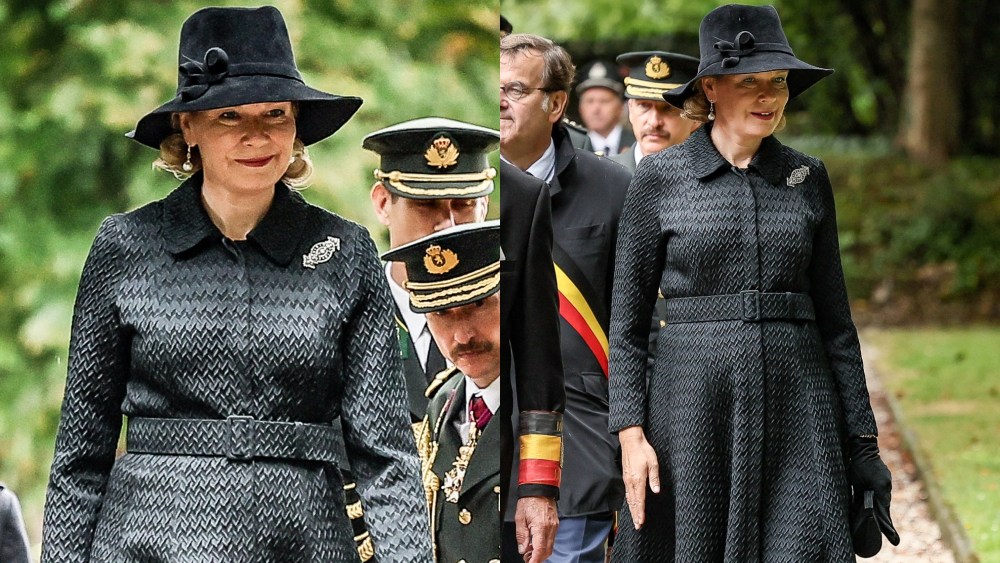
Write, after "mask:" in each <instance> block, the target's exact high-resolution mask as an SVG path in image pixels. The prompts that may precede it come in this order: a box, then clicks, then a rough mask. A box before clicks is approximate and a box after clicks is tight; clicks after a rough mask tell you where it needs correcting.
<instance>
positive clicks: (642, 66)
mask: <svg viewBox="0 0 1000 563" xmlns="http://www.w3.org/2000/svg"><path fill="white" fill-rule="evenodd" d="M615 60H616V61H617V62H618V64H620V65H625V66H627V67H628V71H629V72H628V76H627V77H626V78H625V97H626V98H634V99H637V100H653V101H656V102H662V101H663V93H664V92H666V91H668V90H673V89H674V88H677V87H679V86H683V85H684V84H687V83H688V82H689V81H690V80H691V79H693V78H694V76H695V75H696V74H698V59H696V58H694V57H689V56H687V55H678V54H677V53H667V52H666V51H641V52H636V53H624V54H621V55H618V58H617V59H615Z"/></svg>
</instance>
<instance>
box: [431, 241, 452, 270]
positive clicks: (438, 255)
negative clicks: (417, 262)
mask: <svg viewBox="0 0 1000 563" xmlns="http://www.w3.org/2000/svg"><path fill="white" fill-rule="evenodd" d="M457 265H458V255H457V254H455V253H454V252H453V251H451V250H448V249H447V248H441V247H440V246H438V245H436V244H434V245H431V246H430V247H428V248H427V251H426V252H425V253H424V267H425V268H427V272H428V273H431V274H446V273H448V272H450V271H451V270H452V268H454V267H455V266H457Z"/></svg>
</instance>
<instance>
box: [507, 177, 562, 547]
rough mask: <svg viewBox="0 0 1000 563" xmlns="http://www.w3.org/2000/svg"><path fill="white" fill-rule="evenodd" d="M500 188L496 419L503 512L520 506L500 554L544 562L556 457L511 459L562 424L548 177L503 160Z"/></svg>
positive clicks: (552, 520) (552, 521)
mask: <svg viewBox="0 0 1000 563" xmlns="http://www.w3.org/2000/svg"><path fill="white" fill-rule="evenodd" d="M500 185H501V186H502V189H503V194H502V195H501V197H500V217H501V218H502V222H503V226H502V228H501V232H500V252H501V262H500V294H501V297H502V308H501V316H500V326H501V327H502V332H501V336H502V338H501V343H500V345H501V352H500V363H501V378H500V379H501V391H502V393H503V401H502V403H501V405H502V407H501V413H500V419H501V421H502V423H503V424H504V426H505V431H504V434H503V438H504V441H503V447H502V448H501V460H500V468H501V472H502V474H503V475H502V479H501V482H502V483H503V484H504V495H503V496H502V497H501V513H506V506H507V504H508V503H516V504H517V506H516V508H515V511H514V514H515V516H514V526H509V525H507V524H505V525H504V529H503V534H504V538H505V540H504V543H503V547H504V549H505V551H504V552H503V557H502V559H503V560H504V561H519V560H520V559H521V557H520V556H521V554H520V553H518V549H517V548H518V547H519V548H520V550H522V551H525V552H528V551H532V552H533V554H534V555H533V556H534V557H535V560H539V561H541V560H544V559H545V558H546V557H548V556H549V555H550V554H551V552H552V543H553V541H554V540H555V533H556V527H557V525H558V518H557V516H556V503H555V501H556V499H557V498H558V493H559V488H558V486H559V479H558V478H559V471H560V468H559V465H558V464H559V463H560V462H561V455H558V456H551V455H550V459H544V457H540V456H537V455H534V456H533V455H531V454H529V452H526V451H525V450H524V449H522V450H521V456H520V459H519V460H518V462H517V463H518V465H519V466H520V467H525V468H528V467H532V469H531V470H526V471H520V472H517V469H516V468H515V467H514V465H513V464H514V443H515V441H517V440H518V439H520V440H521V441H525V442H529V441H532V440H534V441H536V442H549V443H550V448H549V451H550V452H551V450H552V448H551V442H553V440H552V439H551V438H546V437H542V438H539V437H538V435H537V432H534V431H533V428H535V429H537V427H538V426H539V422H542V421H543V419H547V420H550V421H552V422H554V423H556V424H559V423H561V421H562V411H563V405H564V403H565V401H566V394H565V391H564V390H563V381H564V380H563V368H562V358H561V356H560V353H559V297H558V293H557V289H556V276H555V270H554V269H553V267H552V212H551V204H550V201H549V189H548V186H547V185H546V184H545V182H543V181H541V180H539V179H537V178H535V177H533V176H529V175H528V174H525V173H524V172H522V171H521V170H519V169H518V168H517V167H515V166H514V165H512V164H509V163H507V162H504V161H501V162H500ZM512 362H513V366H512V365H511V363H512ZM512 374H513V375H514V377H513V378H511V375H512ZM515 398H516V399H515ZM514 405H516V407H517V410H516V412H517V413H518V416H519V424H518V428H517V432H516V433H515V432H514V427H513V426H512V425H511V413H512V412H515V411H513V407H514ZM546 413H549V414H546ZM552 457H556V459H551V458H552ZM546 468H548V471H546ZM514 472H517V473H518V476H519V480H518V483H517V485H516V487H514V486H512V483H511V481H510V478H511V474H512V473H514ZM519 544H520V545H519Z"/></svg>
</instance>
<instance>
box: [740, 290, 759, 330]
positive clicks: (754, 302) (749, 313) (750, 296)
mask: <svg viewBox="0 0 1000 563" xmlns="http://www.w3.org/2000/svg"><path fill="white" fill-rule="evenodd" d="M740 312H741V313H742V315H743V322H745V323H756V322H760V291H758V290H756V289H745V290H743V291H741V292H740Z"/></svg>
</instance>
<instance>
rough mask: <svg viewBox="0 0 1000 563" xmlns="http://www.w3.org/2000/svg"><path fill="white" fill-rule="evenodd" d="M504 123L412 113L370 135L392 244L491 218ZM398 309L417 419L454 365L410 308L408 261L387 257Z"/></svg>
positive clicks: (375, 201)
mask: <svg viewBox="0 0 1000 563" xmlns="http://www.w3.org/2000/svg"><path fill="white" fill-rule="evenodd" d="M499 141H500V135H499V133H498V132H497V131H496V130H493V129H487V128H485V127H479V126H477V125H471V124H469V123H463V122H461V121H455V120H451V119H442V118H436V117H434V118H423V119H415V120H411V121H406V122H403V123H399V124H397V125H393V126H391V127H387V128H385V129H382V130H380V131H376V132H374V133H372V134H370V135H368V136H367V137H365V140H364V143H363V146H364V148H366V149H368V150H371V151H374V152H376V153H378V154H379V155H380V156H381V162H380V166H379V170H376V171H375V174H376V177H377V179H378V181H377V182H376V183H375V185H374V186H372V190H371V201H372V207H374V209H375V214H376V215H377V216H378V218H379V221H380V222H381V223H382V224H383V225H385V226H386V227H387V228H388V229H389V246H390V248H397V247H399V246H401V245H404V244H407V243H409V242H412V241H414V240H416V239H418V238H420V237H423V236H426V235H429V234H431V233H434V232H437V231H440V230H442V229H446V228H448V227H452V226H454V225H458V224H462V223H471V222H481V221H483V220H484V219H485V218H486V211H487V205H488V204H489V194H490V193H491V192H492V191H493V178H494V177H495V175H496V169H494V168H491V167H490V165H489V162H488V160H487V154H488V153H490V152H492V151H493V150H494V149H496V147H497V144H498V143H499ZM386 277H387V278H388V279H389V289H391V290H392V296H393V301H394V304H395V310H396V329H397V332H398V334H399V345H400V353H401V354H402V356H403V374H404V376H405V379H406V390H407V398H408V403H409V409H410V416H411V420H412V422H413V423H414V424H417V423H419V422H420V421H421V420H423V418H424V414H425V412H426V411H427V397H426V396H425V393H426V390H427V387H428V385H429V384H430V383H432V382H433V381H434V377H435V376H436V375H437V374H438V373H440V372H441V371H442V370H444V369H445V368H446V367H447V364H446V362H445V359H444V356H443V355H442V354H441V351H440V349H439V348H438V346H437V344H436V343H435V342H434V339H433V337H432V335H431V333H430V329H429V328H428V327H427V321H426V319H425V318H424V315H422V314H418V313H414V312H413V311H411V310H410V308H409V306H408V305H407V303H408V294H407V291H406V289H404V287H405V285H404V284H405V283H406V270H405V268H403V266H402V264H399V263H390V264H387V265H386Z"/></svg>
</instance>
